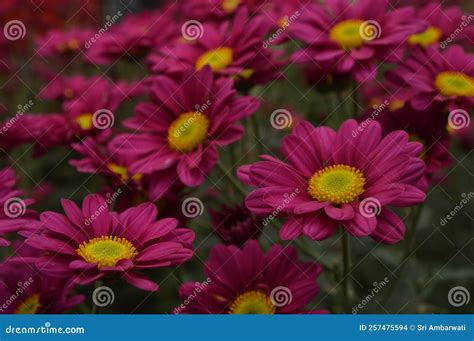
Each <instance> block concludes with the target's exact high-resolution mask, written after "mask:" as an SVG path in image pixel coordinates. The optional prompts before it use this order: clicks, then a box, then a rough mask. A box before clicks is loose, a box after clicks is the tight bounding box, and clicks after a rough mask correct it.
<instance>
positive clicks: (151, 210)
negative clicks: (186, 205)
mask: <svg viewBox="0 0 474 341" xmlns="http://www.w3.org/2000/svg"><path fill="white" fill-rule="evenodd" d="M62 206H63V208H64V211H65V213H66V215H62V214H59V213H56V212H44V213H42V214H41V216H40V222H39V223H38V226H37V229H38V232H37V233H36V234H34V235H32V236H30V237H28V239H27V240H26V243H27V244H29V245H30V246H32V247H34V248H37V249H39V250H43V251H47V252H46V253H45V254H44V255H43V256H40V257H39V258H38V259H37V261H36V265H37V267H38V268H39V269H41V270H42V271H45V272H46V273H49V274H51V275H56V276H63V277H68V278H71V279H72V280H73V282H74V283H77V284H90V283H92V282H94V281H95V280H98V279H100V278H102V277H104V276H105V275H107V274H117V275H119V276H121V277H122V278H123V279H124V280H125V281H127V282H128V283H130V284H131V285H133V286H136V287H137V288H140V289H143V290H149V291H155V290H158V285H157V284H156V283H155V282H153V281H151V280H150V279H148V278H146V277H145V276H143V275H141V274H139V273H137V272H136V271H135V270H138V269H151V268H160V267H167V266H177V265H180V264H182V263H184V262H185V261H187V260H189V259H190V258H191V257H192V255H193V250H192V245H191V243H192V242H193V240H194V232H193V231H191V230H190V229H186V228H177V225H178V221H177V220H176V219H172V218H166V219H161V220H157V214H158V212H157V209H156V206H155V205H154V204H152V203H145V204H142V205H140V206H138V207H132V208H129V209H127V210H125V211H124V212H122V213H117V212H111V211H109V209H108V203H107V202H106V201H105V200H104V198H102V197H101V196H100V195H96V194H91V195H88V196H87V197H86V198H85V199H84V202H83V204H82V210H81V209H80V208H79V207H78V206H77V205H76V204H75V203H73V202H72V201H69V200H66V199H63V200H62Z"/></svg>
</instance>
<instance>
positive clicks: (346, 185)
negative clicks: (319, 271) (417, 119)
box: [238, 120, 425, 244]
mask: <svg viewBox="0 0 474 341" xmlns="http://www.w3.org/2000/svg"><path fill="white" fill-rule="evenodd" d="M281 150H282V153H283V155H284V156H285V158H286V159H287V160H288V162H287V163H286V162H283V161H280V160H278V159H275V158H273V157H270V156H267V155H265V156H263V159H264V161H261V162H257V163H255V164H252V165H247V166H242V167H241V168H240V169H239V171H238V175H239V178H240V179H241V180H242V181H243V182H244V183H246V184H248V185H251V186H255V187H257V188H256V189H255V190H254V191H252V192H251V193H250V194H249V195H248V196H247V198H246V205H247V207H248V208H249V209H250V210H251V211H253V212H255V213H257V214H261V215H272V218H273V217H274V216H275V215H277V214H278V215H280V216H282V217H284V218H285V223H284V224H283V226H282V227H281V229H280V238H282V239H284V240H291V239H295V238H297V237H299V236H300V235H305V236H307V237H309V238H311V239H314V240H323V239H326V238H328V237H330V236H331V235H332V234H333V233H334V232H335V230H336V227H337V226H338V225H342V226H343V228H344V229H345V230H347V232H348V233H350V234H351V235H353V236H356V237H363V236H371V237H372V238H374V239H375V240H379V241H381V242H384V243H388V244H391V243H396V242H398V241H400V240H401V239H403V236H404V232H405V225H404V223H403V221H402V220H401V219H400V218H399V217H398V216H397V215H396V214H395V213H394V212H393V211H391V210H390V209H389V208H388V206H401V207H406V206H412V205H416V204H419V203H421V202H423V201H424V200H425V193H424V192H423V191H421V190H420V189H418V188H417V187H416V186H415V185H416V183H417V182H418V181H419V180H420V178H421V177H422V176H423V174H424V171H425V164H424V162H423V161H422V160H421V159H420V158H419V157H416V156H414V155H419V153H420V152H421V150H422V145H421V144H420V143H417V142H408V134H407V133H405V132H403V131H394V132H392V133H390V134H388V135H387V136H385V137H382V129H381V127H380V124H379V123H377V122H371V123H370V124H368V125H367V126H366V127H364V128H363V127H362V126H358V124H357V122H356V121H354V120H348V121H345V122H344V123H343V124H342V126H341V127H340V128H339V130H338V131H337V132H335V131H334V130H332V129H330V128H327V127H318V128H315V127H313V126H312V125H311V124H310V123H308V122H303V123H300V125H298V126H297V127H296V128H295V129H294V130H293V132H292V133H291V134H290V135H289V136H286V137H285V138H284V140H283V145H282V148H281Z"/></svg>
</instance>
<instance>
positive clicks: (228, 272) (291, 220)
mask: <svg viewBox="0 0 474 341" xmlns="http://www.w3.org/2000/svg"><path fill="white" fill-rule="evenodd" d="M12 3H13V2H12ZM49 3H50V4H49V5H48V6H51V8H49V7H47V6H46V5H44V6H46V7H44V8H43V9H44V11H45V12H44V13H46V14H44V16H45V18H54V22H51V23H47V24H46V23H42V24H43V25H42V26H41V27H43V28H40V27H36V26H35V24H34V21H32V19H31V18H29V17H28V16H27V15H26V14H24V13H19V14H18V17H17V18H18V20H16V21H15V22H9V23H7V25H9V24H18V23H21V25H19V26H18V27H14V29H12V30H9V28H8V27H7V26H5V30H4V34H3V35H2V36H0V76H2V79H3V78H4V79H6V80H7V81H6V82H5V84H4V85H3V86H2V92H1V94H0V115H1V117H0V123H1V127H0V149H1V151H2V155H1V156H0V161H1V162H2V168H1V169H0V246H1V247H2V248H1V249H2V257H3V256H4V255H6V256H5V257H3V260H2V263H0V284H1V285H3V287H4V289H2V290H1V291H0V312H1V313H62V312H65V311H75V310H77V309H79V304H81V303H82V306H81V309H84V308H90V309H91V311H96V308H97V307H87V304H88V300H86V299H85V296H84V295H83V294H78V293H77V292H78V291H79V292H81V293H85V292H87V290H89V289H91V290H92V288H93V287H94V286H100V285H107V286H111V287H113V288H114V290H122V289H123V287H126V286H124V285H123V283H124V282H126V283H128V284H130V285H131V286H132V287H134V289H126V290H136V289H141V290H145V291H149V292H156V291H160V293H159V294H158V295H157V297H159V298H160V301H159V305H160V309H164V311H167V312H169V313H171V312H173V307H178V308H175V309H174V311H175V312H179V313H196V314H295V313H327V312H329V311H331V312H344V311H346V312H347V311H350V309H349V308H350V304H351V299H352V298H351V296H352V295H354V292H355V291H354V290H351V288H350V283H349V279H350V278H352V277H353V275H352V274H351V273H350V271H351V268H350V267H351V262H350V261H349V259H348V257H349V256H350V248H349V245H350V244H351V241H353V240H354V238H364V237H370V238H369V239H367V240H365V241H364V242H361V244H364V245H365V244H368V245H372V246H373V247H380V248H383V249H384V250H386V251H387V252H395V251H396V250H398V249H397V246H388V245H386V244H397V243H405V244H406V246H405V248H406V250H408V252H410V251H412V246H413V239H414V233H416V232H415V227H416V224H417V219H418V217H419V213H420V211H421V208H422V205H425V204H424V203H425V201H426V199H427V197H428V195H429V194H430V193H431V190H432V188H433V187H434V186H439V185H440V184H442V183H443V182H445V181H446V179H447V178H448V177H449V175H450V172H448V171H447V170H448V169H449V167H450V166H451V165H452V164H453V162H454V160H455V159H456V157H453V156H452V150H453V149H452V148H453V143H451V142H452V140H457V141H458V144H457V147H458V148H459V147H463V148H464V149H467V150H468V151H469V150H470V149H471V148H472V143H473V141H472V126H470V116H469V112H470V111H472V108H473V107H474V63H473V62H474V57H473V55H472V53H470V51H471V50H470V48H472V37H473V35H472V33H473V30H472V28H471V27H469V26H468V24H466V22H467V20H471V19H470V16H468V15H467V14H463V10H462V8H461V7H460V6H451V7H445V6H443V5H442V4H441V2H438V1H428V3H426V2H425V3H424V4H423V5H422V6H418V5H416V4H410V3H408V4H406V2H403V4H402V3H401V2H397V4H396V6H395V5H394V4H393V3H392V2H391V1H388V0H357V1H350V0H327V1H318V2H316V1H298V0H288V1H280V0H265V1H261V0H258V1H250V0H248V1H247V0H187V1H182V2H176V1H165V2H164V4H162V5H161V7H159V8H157V9H153V10H149V9H148V10H142V11H136V13H132V12H131V8H132V7H133V6H131V7H130V8H129V7H126V6H125V5H124V4H121V5H120V4H118V3H117V4H116V5H117V6H115V7H114V6H111V7H110V8H109V7H107V8H105V7H104V8H102V7H101V6H99V5H97V8H96V7H94V6H92V5H87V6H83V7H81V11H79V12H78V14H77V18H75V19H74V20H73V17H76V14H74V15H73V14H69V12H68V11H65V10H64V9H63V10H62V12H61V9H60V8H62V7H64V6H62V7H61V6H59V5H58V4H56V1H52V2H49ZM18 6H19V7H21V6H20V5H18V4H17V7H18ZM74 6H77V7H80V6H79V5H78V4H75V5H74ZM81 6H82V5H81ZM90 6H91V7H90ZM124 6H125V7H124ZM14 7H15V6H14ZM14 7H10V6H7V5H5V4H2V5H0V18H2V19H6V20H5V21H7V20H8V19H9V18H11V17H12V16H14V14H15V13H14V11H13V8H14ZM56 7H57V8H56ZM82 10H84V11H87V13H89V12H91V13H94V14H96V15H97V17H98V18H99V17H103V21H102V22H100V21H99V20H90V19H89V20H87V18H84V16H83V13H82ZM114 10H115V11H114ZM57 11H59V13H60V14H59V15H58V13H57ZM104 11H105V12H104ZM106 11H109V12H108V13H107V12H106ZM48 13H49V14H48ZM61 13H62V15H64V17H63V18H62V17H61ZM81 13H82V14H81ZM99 13H100V14H101V15H99ZM102 14H104V15H102ZM69 17H70V18H69ZM61 18H62V20H61ZM91 18H92V16H91ZM51 20H52V19H51ZM41 22H42V21H41ZM25 24H26V25H25ZM24 27H26V28H28V30H25V31H24V32H22V29H23V28H24ZM18 30H19V31H18ZM18 32H19V34H18ZM24 35H28V38H27V39H24ZM448 40H449V44H447V43H446V41H448ZM31 42H32V43H31ZM469 44H471V45H470V46H469ZM448 45H449V46H448ZM27 73H28V75H29V78H28V79H27V80H25V79H24V75H25V74H27ZM33 75H34V76H33ZM300 97H301V99H299V98H300ZM30 98H31V99H30ZM17 101H22V102H21V103H17ZM304 101H306V102H308V103H307V104H308V105H306V106H304V104H303V103H301V102H304ZM25 103H27V105H25ZM349 107H350V108H349ZM278 108H280V109H278ZM282 108H285V109H282ZM287 108H291V110H287ZM12 112H13V113H14V114H9V113H12ZM296 113H298V114H296ZM459 142H460V143H459ZM459 149H462V148H459ZM30 150H32V152H30ZM19 178H21V180H22V181H21V182H19V181H18V180H19ZM20 183H21V186H22V189H20V187H19V184H20ZM59 204H61V206H62V208H61V207H59ZM337 231H340V232H341V236H342V237H341V238H342V241H343V243H342V253H341V256H340V257H339V256H337V257H334V256H331V257H330V261H329V262H327V261H326V256H325V255H326V254H331V255H333V254H334V253H335V252H334V251H335V249H334V247H333V244H334V243H332V244H331V245H329V244H324V243H321V244H319V241H324V240H334V241H336V240H337V234H336V232H337ZM358 240H359V239H358ZM314 241H318V242H314ZM359 241H360V240H359ZM289 244H291V245H289ZM380 244H381V245H380ZM321 248H323V251H324V252H321V253H320V251H321ZM392 250H395V251H392ZM3 251H5V252H3ZM337 251H338V250H337ZM368 252H370V251H368ZM359 254H360V253H359ZM395 254H396V252H395ZM315 256H316V257H317V261H316V260H315V259H310V260H308V259H306V258H308V257H311V258H314V257H315ZM388 258H390V259H393V258H394V257H393V255H390V257H387V259H388ZM328 263H329V265H328ZM323 270H324V271H323ZM203 276H205V278H206V281H205V282H204V283H205V285H202V284H200V283H199V282H196V280H199V278H201V277H203ZM320 278H324V280H323V281H321V282H322V283H325V286H326V287H321V289H322V290H324V291H325V292H328V291H330V296H331V298H330V299H328V300H325V299H324V298H325V297H324V298H323V299H322V301H321V300H317V296H318V293H319V291H320V285H319V284H318V281H319V279H320ZM190 279H193V281H192V282H190V281H189V280H190ZM341 282H343V284H342V285H341V284H340V283H341ZM372 282H373V281H372ZM84 286H85V287H86V289H84V288H83V287H84ZM361 286H362V285H361ZM341 287H343V288H344V289H342V288H341ZM163 288H164V289H163ZM328 288H330V289H328ZM109 289H110V288H109ZM162 289H163V290H162ZM110 290H112V289H110ZM161 291H162V292H163V294H162V293H161ZM124 292H125V291H124ZM170 292H174V297H167V296H169V293H170ZM327 296H329V294H328V295H326V297H327ZM335 296H337V297H338V298H334V297H335ZM178 297H179V300H181V302H179V301H178ZM319 298H320V297H319ZM89 301H90V300H89ZM125 301H126V300H124V302H125ZM150 302H151V301H150ZM335 302H336V303H335ZM86 303H87V304H86ZM94 303H95V302H94ZM126 303H129V302H125V303H124V304H126ZM352 303H354V302H352ZM153 304H154V305H155V306H156V304H157V301H153ZM140 305H141V304H137V307H136V308H137V309H138V308H139V306H140ZM84 306H86V307H84ZM320 306H324V307H327V308H328V309H320ZM150 307H151V304H148V302H147V304H146V308H145V307H144V308H143V309H152V308H150ZM132 308H133V311H135V307H132Z"/></svg>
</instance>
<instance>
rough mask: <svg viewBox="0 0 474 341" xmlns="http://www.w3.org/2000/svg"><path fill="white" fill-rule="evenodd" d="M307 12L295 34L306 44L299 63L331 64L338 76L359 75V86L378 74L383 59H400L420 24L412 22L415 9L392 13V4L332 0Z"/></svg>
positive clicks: (294, 27) (296, 24)
mask: <svg viewBox="0 0 474 341" xmlns="http://www.w3.org/2000/svg"><path fill="white" fill-rule="evenodd" d="M301 11H302V15H301V18H300V19H298V20H297V21H295V22H294V24H293V25H292V26H291V30H292V32H293V34H294V36H295V37H296V38H297V39H299V40H301V41H302V42H304V43H305V45H306V46H305V47H304V48H303V49H301V50H300V51H297V52H296V53H295V55H294V56H293V59H294V60H295V61H296V62H297V63H300V64H320V63H322V64H325V65H327V64H329V65H330V67H331V68H332V67H334V68H335V70H334V71H335V72H337V73H340V74H347V73H353V74H354V77H355V79H356V80H357V81H359V82H363V81H365V80H367V79H373V78H374V77H375V76H376V74H377V64H376V61H377V60H379V61H386V62H387V61H389V62H393V61H397V60H400V59H401V58H402V57H403V51H404V42H405V41H406V38H407V37H408V36H409V35H410V34H412V33H414V32H416V31H415V30H416V28H417V27H418V26H419V25H415V24H413V23H412V22H411V20H412V19H413V15H414V9H413V8H401V9H395V10H389V9H388V3H387V1H386V0H380V1H373V0H359V1H357V2H356V4H352V3H351V1H348V0H329V1H327V2H326V5H324V6H321V5H316V4H309V5H307V6H306V7H305V8H303V9H302V10H301Z"/></svg>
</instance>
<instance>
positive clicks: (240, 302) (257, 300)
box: [229, 290, 276, 315]
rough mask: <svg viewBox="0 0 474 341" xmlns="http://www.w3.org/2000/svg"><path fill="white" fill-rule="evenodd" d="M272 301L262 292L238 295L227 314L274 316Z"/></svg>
mask: <svg viewBox="0 0 474 341" xmlns="http://www.w3.org/2000/svg"><path fill="white" fill-rule="evenodd" d="M275 310H276V308H275V306H274V305H273V303H272V300H271V298H270V297H269V296H267V295H266V294H265V293H263V292H262V291H258V290H252V291H247V292H245V293H243V294H241V295H239V296H238V297H237V298H236V299H235V300H234V302H232V304H231V306H230V308H229V314H251V315H257V314H274V313H275Z"/></svg>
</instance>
